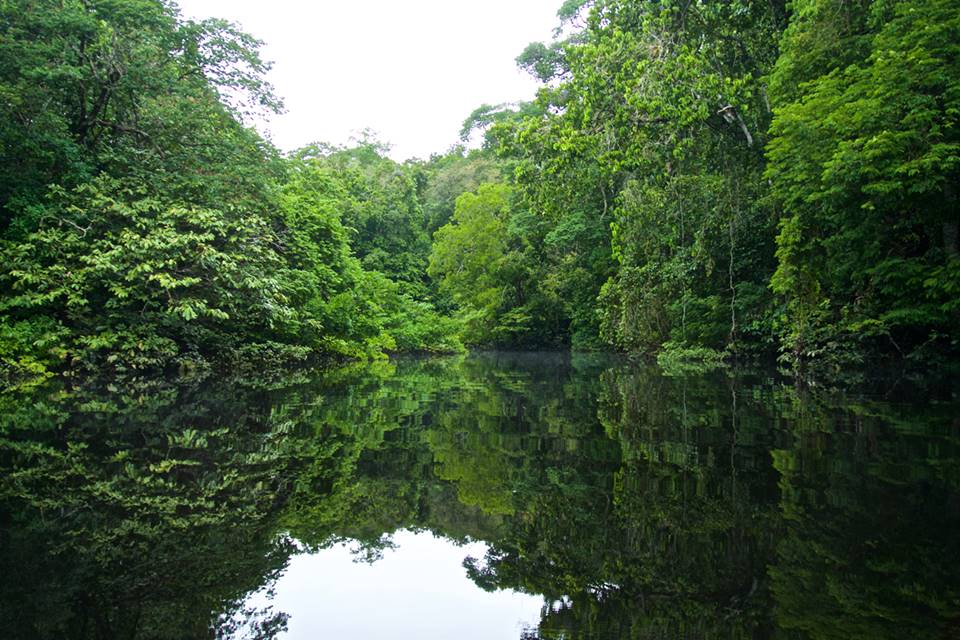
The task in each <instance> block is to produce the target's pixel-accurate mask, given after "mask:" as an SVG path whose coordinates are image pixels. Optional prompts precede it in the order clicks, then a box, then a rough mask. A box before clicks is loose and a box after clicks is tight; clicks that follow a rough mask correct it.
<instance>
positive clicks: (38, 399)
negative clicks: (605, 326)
mask: <svg viewBox="0 0 960 640" xmlns="http://www.w3.org/2000/svg"><path fill="white" fill-rule="evenodd" d="M0 473H2V476H0V619H2V621H3V632H2V637H4V638H78V639H80V638H82V639H87V638H90V639H94V638H171V639H174V638H176V639H179V638H242V637H250V638H270V637H287V638H300V637H303V638H321V637H350V638H367V637H370V638H373V637H378V638H385V637H390V638H429V637H438V638H439V637H444V638H450V637H458V638H468V637H503V638H516V639H518V640H519V639H520V638H525V639H532V638H565V639H577V638H870V639H874V638H878V639H883V638H897V639H901V638H957V637H960V402H958V399H957V396H956V391H955V390H954V389H953V388H952V387H951V385H950V384H948V383H941V384H939V385H931V384H926V385H925V384H918V383H916V382H907V381H897V380H893V379H886V380H884V381H878V382H876V383H874V384H871V385H866V384H862V383H861V384H858V385H857V387H856V388H853V387H848V388H843V387H842V385H838V388H837V389H802V388H798V387H796V386H794V385H792V384H791V383H790V382H789V381H786V382H784V381H781V380H778V379H776V377H775V376H773V375H771V374H765V373H751V374H736V375H735V374H731V373H715V374H710V375H690V376H679V377H678V376H672V377H671V376H664V375H663V374H661V373H659V372H658V370H657V369H655V368H652V367H646V366H636V365H631V364H629V363H627V362H625V361H621V360H616V359H609V358H602V357H593V356H591V357H577V356H574V357H570V356H564V355H558V354H528V355H518V354H489V355H478V356H471V357H469V358H448V359H432V360H413V359H411V360H400V361H397V362H393V363H381V364H374V365H369V366H355V367H350V368H346V369H343V370H338V371H335V372H331V373H328V374H326V375H324V376H323V377H322V378H319V379H318V378H313V379H311V378H308V377H304V376H300V377H290V378H285V377H283V376H274V377H272V378H270V379H269V380H262V379H261V380H258V381H257V382H256V383H255V384H254V383H251V381H250V379H249V376H247V378H246V379H245V378H244V377H242V376H237V377H236V378H231V379H220V380H209V379H208V380H205V381H202V382H191V381H189V380H166V381H149V380H136V381H128V382H126V383H122V384H121V383H118V382H114V383H112V384H107V383H105V382H103V381H84V382H80V381H74V383H73V384H72V386H71V387H69V388H63V387H58V386H55V385H51V386H48V387H44V388H40V389H36V390H33V391H25V390H21V391H17V392H7V393H4V394H0ZM341 543H346V544H347V547H348V549H349V550H345V548H344V547H343V546H342V545H341ZM403 612H407V613H405V614H404V613H403ZM377 621H380V622H379V623H377ZM378 624H379V626H378ZM458 625H459V627H458ZM285 629H288V630H287V631H285Z"/></svg>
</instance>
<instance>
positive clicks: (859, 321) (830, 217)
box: [767, 0, 960, 358]
mask: <svg viewBox="0 0 960 640" xmlns="http://www.w3.org/2000/svg"><path fill="white" fill-rule="evenodd" d="M828 5H831V3H829V2H806V3H799V4H798V6H797V10H798V13H797V17H796V19H795V21H794V23H793V24H792V25H791V27H790V29H788V31H787V33H786V34H785V38H784V44H783V46H784V51H783V55H782V57H781V59H780V61H778V63H777V68H776V70H775V72H774V74H773V78H774V86H775V88H776V92H775V93H773V95H772V98H773V99H774V100H775V102H776V103H777V105H778V108H777V110H776V119H775V121H774V123H773V125H772V127H771V133H772V139H771V141H770V144H769V146H768V158H769V162H770V164H769V168H768V171H767V175H768V177H769V178H770V179H771V182H772V185H773V188H774V194H775V196H776V197H777V199H778V200H779V201H780V202H781V203H782V205H783V207H784V209H785V210H786V213H787V215H788V216H789V217H788V218H787V219H786V221H785V222H783V223H782V232H781V235H780V236H779V238H778V251H777V256H778V260H779V263H780V264H779V268H778V270H777V273H776V274H775V276H774V279H773V281H772V284H773V287H774V290H775V291H776V292H777V293H778V294H780V295H781V296H783V298H784V299H785V301H786V303H787V315H786V317H785V319H784V324H783V328H784V330H785V333H784V336H785V341H786V342H785V346H786V347H787V348H788V349H789V350H790V353H791V354H792V355H793V356H794V357H797V358H804V357H809V356H811V355H812V354H813V353H814V352H816V353H822V352H823V349H824V345H825V344H827V343H831V344H841V345H844V347H843V348H844V349H847V350H848V351H852V350H859V349H863V348H880V349H886V350H889V349H892V350H893V351H895V352H906V350H912V349H915V348H916V347H918V346H919V345H921V344H923V343H925V342H926V341H927V339H928V337H934V336H937V335H940V334H941V333H943V332H949V331H950V329H949V327H951V326H953V327H956V326H957V322H958V319H957V317H956V315H955V313H952V312H949V311H948V312H945V310H946V309H947V308H948V307H949V304H948V301H949V300H950V296H949V294H947V293H946V290H945V289H944V288H942V287H941V286H939V285H938V284H937V283H938V281H939V279H940V278H942V277H944V276H945V275H946V271H945V270H944V269H945V264H949V262H950V261H951V260H952V258H951V256H952V255H953V254H955V253H956V240H955V237H956V233H955V229H956V228H957V225H958V224H960V214H958V208H957V199H956V195H955V193H954V191H955V187H954V186H953V185H954V184H955V183H956V180H957V176H958V175H960V174H958V171H960V133H958V116H960V82H958V81H957V78H958V77H960V66H958V65H960V44H958V42H960V19H958V17H957V16H958V15H960V14H958V6H957V3H956V2H951V1H949V0H925V1H924V2H920V3H909V4H907V3H903V4H899V5H895V6H892V7H887V6H885V3H872V4H869V5H868V4H867V3H861V4H860V5H856V4H855V6H852V7H847V8H846V9H844V10H845V11H849V12H852V14H851V15H852V16H853V18H852V22H851V23H850V24H852V25H857V24H859V25H860V26H859V27H857V28H856V29H857V30H856V31H854V32H843V31H841V32H838V33H831V31H830V30H829V29H826V28H825V26H824V20H825V18H823V15H825V14H824V12H825V11H826V10H827V7H828ZM831 15H832V14H831ZM830 21H831V22H832V21H834V18H831V19H830ZM867 25H869V26H867ZM851 28H853V27H851ZM812 42H816V43H819V44H817V45H816V46H812V45H811V43H812ZM827 51H839V52H842V53H841V54H840V55H839V57H838V58H837V59H833V60H830V61H829V64H826V63H825V62H824V58H823V57H822V56H825V55H827V54H826V53H825V52H827ZM817 52H820V53H819V55H821V58H819V59H820V64H821V65H823V66H820V67H814V66H811V65H810V63H809V62H808V61H807V60H808V58H810V57H811V56H813V55H814V54H815V53H817ZM840 60H843V61H845V62H846V63H847V65H848V66H838V63H839V61H840ZM801 71H802V73H800V72H801Z"/></svg>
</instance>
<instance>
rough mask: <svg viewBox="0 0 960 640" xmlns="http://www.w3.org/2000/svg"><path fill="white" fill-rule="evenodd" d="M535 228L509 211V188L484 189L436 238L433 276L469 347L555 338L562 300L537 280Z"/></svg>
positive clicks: (463, 202) (467, 198)
mask: <svg viewBox="0 0 960 640" xmlns="http://www.w3.org/2000/svg"><path fill="white" fill-rule="evenodd" d="M535 224H536V219H535V218H531V216H529V215H526V214H525V212H523V211H515V210H513V209H512V207H511V189H510V187H508V186H507V185H504V184H496V183H494V184H482V185H480V187H479V188H478V189H477V192H476V193H464V194H463V195H461V196H460V197H459V198H457V205H456V210H455V212H454V214H453V218H452V219H451V221H450V222H449V223H448V224H446V225H444V226H443V227H441V228H440V229H438V230H437V232H436V233H435V234H434V244H433V253H432V254H431V256H430V266H429V269H428V273H429V274H430V276H431V277H432V278H434V280H436V282H437V284H438V287H439V289H440V291H441V292H442V293H444V294H447V295H449V296H450V297H451V299H452V300H453V302H454V303H455V304H456V305H457V308H458V309H459V314H460V320H461V321H462V322H463V325H464V333H463V337H464V341H465V342H467V343H468V344H474V345H490V344H493V345H513V346H522V345H524V346H529V345H537V344H549V343H550V341H551V340H552V339H555V335H556V329H555V327H556V324H555V323H558V322H559V321H560V318H559V313H558V307H559V302H558V300H557V299H556V298H555V297H551V296H549V295H544V292H543V290H542V289H541V288H539V285H538V283H537V275H538V273H539V264H538V262H539V256H538V251H537V249H536V247H534V246H532V244H531V242H530V237H531V236H532V235H534V234H535V233H536V232H537V230H536V228H535V227H534V226H533V225H535ZM551 321H553V323H554V325H553V326H551Z"/></svg>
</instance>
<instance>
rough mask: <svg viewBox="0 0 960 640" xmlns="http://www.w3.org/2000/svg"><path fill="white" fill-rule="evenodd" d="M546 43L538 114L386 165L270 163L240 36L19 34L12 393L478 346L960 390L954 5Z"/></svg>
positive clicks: (587, 30)
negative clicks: (859, 370) (87, 374)
mask: <svg viewBox="0 0 960 640" xmlns="http://www.w3.org/2000/svg"><path fill="white" fill-rule="evenodd" d="M558 17H559V19H560V24H559V26H558V27H557V29H556V31H555V39H554V40H553V41H552V42H549V43H534V44H531V45H530V46H529V47H527V48H526V49H525V50H524V51H522V52H520V55H519V57H518V59H517V62H518V64H519V65H520V66H521V67H523V68H524V69H526V70H527V71H529V72H530V73H531V74H534V75H535V76H536V77H537V78H539V79H540V80H541V81H542V88H541V89H540V90H539V92H538V93H537V95H536V96H535V97H532V99H531V100H530V101H529V102H525V103H519V104H510V105H482V106H480V107H479V108H478V109H477V110H476V111H474V112H473V113H472V114H469V117H468V118H467V120H466V122H465V124H464V128H463V131H462V135H463V141H464V146H455V147H453V148H451V149H450V150H448V151H447V152H445V153H439V154H436V155H434V156H432V157H431V158H429V159H428V160H408V161H405V162H402V163H399V162H396V161H394V160H392V159H390V158H389V157H388V155H387V151H388V147H387V146H386V145H384V144H383V143H381V142H379V141H378V140H377V139H376V136H374V135H372V134H371V135H366V136H363V137H361V139H359V140H357V141H356V143H355V144H353V145H350V146H347V147H339V146H331V145H326V144H323V143H314V144H310V145H307V146H305V147H303V148H301V149H299V150H296V151H293V152H291V153H281V152H280V151H279V150H278V149H276V148H275V147H274V146H273V145H272V144H271V143H270V142H269V141H268V140H265V139H264V138H263V137H261V136H260V135H259V134H258V133H257V132H256V130H255V129H254V128H253V123H254V122H255V121H256V120H257V118H259V117H261V116H262V115H264V114H267V113H270V112H279V111H281V110H282V108H283V106H282V101H281V99H280V98H279V97H278V96H277V95H275V93H274V91H273V88H272V87H271V86H270V84H269V83H268V82H267V81H266V73H267V71H268V70H269V64H268V63H267V62H266V61H264V60H263V59H262V58H261V56H260V54H259V47H260V44H261V43H259V42H258V41H257V40H256V39H254V38H252V37H251V36H249V35H248V34H246V33H244V32H243V31H241V30H240V29H238V28H237V27H236V26H234V25H232V24H230V23H228V22H226V21H222V20H206V21H201V22H196V21H190V20H185V19H183V18H181V17H180V15H179V13H178V10H177V9H176V6H175V5H174V4H173V3H169V2H163V1H161V0H57V1H54V0H8V1H5V2H3V3H0V112H2V117H0V153H2V158H0V260H2V263H3V269H2V270H0V378H2V380H3V382H4V383H6V384H8V385H10V384H13V385H17V384H25V383H29V381H31V380H35V379H37V378H38V377H43V376H47V375H49V374H50V373H51V372H55V371H62V370H83V369H91V370H98V371H109V372H113V373H117V374H132V375H136V374H137V373H138V372H144V371H148V370H168V369H171V368H173V369H179V370H180V371H181V372H184V371H194V372H196V371H205V370H207V369H210V368H215V367H222V366H230V367H242V366H249V365H250V363H255V365H256V366H263V365H264V364H271V363H272V364H278V365H286V364H290V363H296V362H304V361H316V360H318V359H319V360H323V359H334V358H338V359H342V358H370V357H381V356H383V355H384V354H389V353H392V352H400V351H418V352H455V351H460V350H463V349H464V348H465V346H466V347H491V346H496V347H510V348H544V347H549V348H564V347H570V348H574V349H579V350H603V349H616V350H622V351H626V352H629V353H633V354H658V353H659V354H668V355H669V354H680V355H682V356H691V357H697V358H708V359H721V358H753V357H774V356H777V357H779V358H780V359H781V361H783V362H784V363H786V364H788V365H793V366H802V365H809V364H817V365H821V366H826V367H830V368H839V367H843V366H847V365H856V364H859V363H863V362H867V361H871V360H876V359H880V358H889V357H895V358H898V359H901V360H903V361H906V362H912V363H919V364H937V363H943V362H949V361H952V360H955V359H956V355H957V353H958V351H960V343H958V340H960V248H958V243H960V240H958V230H960V203H958V198H960V192H958V184H957V183H958V177H960V127H958V119H960V59H958V58H960V2H958V1H957V0H913V1H911V2H898V1H895V0H873V1H871V0H854V1H852V2H850V1H841V0H794V1H792V2H785V1H784V0H769V1H768V2H749V1H746V0H727V1H724V2H705V1H694V0H648V1H642V2H641V1H639V0H586V1H584V0H567V1H566V2H564V3H563V5H562V7H560V10H559V12H558ZM317 117H322V114H321V113H318V114H317ZM478 138H481V139H482V141H483V143H482V148H479V149H474V150H467V148H466V146H465V145H466V143H467V142H468V141H469V140H471V139H473V140H476V139H478Z"/></svg>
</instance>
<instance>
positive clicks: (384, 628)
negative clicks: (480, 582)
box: [250, 531, 543, 640]
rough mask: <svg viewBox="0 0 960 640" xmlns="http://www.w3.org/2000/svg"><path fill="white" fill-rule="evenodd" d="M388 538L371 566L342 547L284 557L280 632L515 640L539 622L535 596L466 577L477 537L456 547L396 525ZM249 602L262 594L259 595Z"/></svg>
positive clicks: (297, 637)
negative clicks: (284, 619) (489, 587)
mask: <svg viewBox="0 0 960 640" xmlns="http://www.w3.org/2000/svg"><path fill="white" fill-rule="evenodd" d="M393 541H394V543H395V544H396V547H397V548H395V549H387V550H385V551H384V553H383V558H382V559H381V560H378V561H376V562H375V563H373V564H366V563H363V562H355V560H356V559H357V558H358V556H356V555H354V554H352V553H351V551H350V548H348V547H347V546H344V545H337V546H336V547H333V548H331V549H325V550H323V551H321V552H319V553H316V554H302V555H298V556H294V557H293V558H291V559H290V565H289V568H288V569H287V571H286V572H285V573H284V575H283V576H282V577H281V578H280V579H279V580H278V581H277V584H276V586H275V589H274V591H275V596H274V599H273V601H272V603H271V604H272V605H273V607H274V609H275V610H278V611H284V612H286V613H288V614H290V622H289V625H288V632H287V633H286V634H281V636H280V637H282V638H285V639H286V640H301V639H302V640H307V639H311V640H312V639H314V638H351V639H352V640H365V639H370V640H372V639H374V638H377V639H380V638H417V639H418V640H421V639H430V638H438V639H439V638H443V639H444V640H446V639H449V638H457V639H458V640H463V639H468V638H477V639H481V638H483V639H485V640H486V639H490V640H496V639H498V638H503V639H504V640H508V639H509V640H517V639H518V638H519V637H520V633H521V631H522V629H524V628H525V627H535V626H536V624H537V623H538V622H539V619H540V607H541V605H542V604H543V599H542V598H541V597H538V596H530V595H525V594H522V593H517V592H515V591H498V592H495V593H487V592H485V591H483V590H482V589H480V588H478V587H477V586H476V585H475V584H474V583H473V582H472V581H471V580H470V579H469V578H468V577H467V575H466V570H465V569H464V568H463V566H462V563H463V559H464V558H465V557H466V556H468V555H469V556H473V557H475V558H480V557H483V554H484V552H485V551H486V545H484V544H483V543H479V542H476V543H471V544H468V545H464V546H459V547H458V546H456V545H455V544H453V543H451V542H450V541H449V540H446V539H442V538H435V537H434V536H433V535H432V534H430V533H413V532H410V531H398V532H397V533H396V534H395V535H394V536H393ZM250 604H254V605H256V606H263V605H264V604H266V599H265V597H264V596H263V594H258V595H257V596H255V597H254V599H253V600H252V601H251V603H250Z"/></svg>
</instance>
